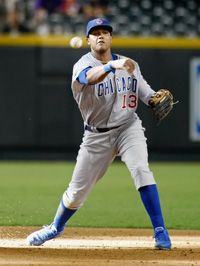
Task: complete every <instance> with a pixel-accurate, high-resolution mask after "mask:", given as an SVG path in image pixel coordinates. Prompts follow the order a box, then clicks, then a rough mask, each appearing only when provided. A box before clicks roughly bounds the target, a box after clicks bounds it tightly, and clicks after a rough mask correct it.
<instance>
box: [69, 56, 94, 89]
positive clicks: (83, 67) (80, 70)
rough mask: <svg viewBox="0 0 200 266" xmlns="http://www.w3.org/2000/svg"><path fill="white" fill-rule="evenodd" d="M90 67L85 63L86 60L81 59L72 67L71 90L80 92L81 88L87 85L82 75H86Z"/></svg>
mask: <svg viewBox="0 0 200 266" xmlns="http://www.w3.org/2000/svg"><path fill="white" fill-rule="evenodd" d="M91 67H92V66H90V65H89V63H87V61H86V60H83V58H81V59H80V60H79V61H78V62H77V63H76V64H75V65H74V67H73V74H72V84H71V86H72V90H74V91H81V90H82V88H83V87H84V86H85V85H86V84H87V83H86V78H84V75H85V74H86V72H87V70H88V69H90V68H91Z"/></svg>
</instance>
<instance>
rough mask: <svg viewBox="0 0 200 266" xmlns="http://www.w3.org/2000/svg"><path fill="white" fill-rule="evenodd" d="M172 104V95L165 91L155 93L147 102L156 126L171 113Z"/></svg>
mask: <svg viewBox="0 0 200 266" xmlns="http://www.w3.org/2000/svg"><path fill="white" fill-rule="evenodd" d="M176 103H177V102H174V98H173V95H172V94H171V92H170V91H169V90H167V89H161V90H159V91H157V92H156V93H155V94H154V95H153V96H151V98H150V100H149V106H150V108H151V109H152V111H153V113H154V115H155V117H156V120H157V122H158V124H159V123H160V122H161V121H162V120H163V119H164V118H165V117H166V116H167V115H168V114H169V113H170V112H171V110H172V108H173V105H174V104H176Z"/></svg>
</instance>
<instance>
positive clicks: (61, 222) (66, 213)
mask: <svg viewBox="0 0 200 266" xmlns="http://www.w3.org/2000/svg"><path fill="white" fill-rule="evenodd" d="M76 211H77V210H76V209H74V210H72V209H69V208H66V207H65V206H64V203H63V200H61V201H60V205H59V207H58V210H57V212H56V215H55V217H54V221H53V224H54V226H55V227H56V229H57V230H58V232H61V231H63V230H64V227H65V224H66V222H67V221H68V220H69V219H70V217H71V216H72V215H73V214H74V213H75V212H76Z"/></svg>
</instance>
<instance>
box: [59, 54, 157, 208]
mask: <svg viewBox="0 0 200 266" xmlns="http://www.w3.org/2000/svg"><path fill="white" fill-rule="evenodd" d="M117 58H118V59H120V58H124V57H122V56H120V55H117ZM135 64H136V68H135V70H134V73H133V75H129V74H128V73H127V71H126V70H118V69H116V71H115V73H114V74H113V73H109V74H108V76H106V78H105V79H104V80H103V81H101V82H99V83H97V84H95V85H83V84H81V83H80V82H79V81H78V80H77V77H78V76H79V74H80V72H81V71H82V70H84V69H86V68H88V67H95V66H101V65H102V62H100V61H99V60H97V59H96V58H94V57H93V56H92V54H91V53H90V52H89V53H87V54H86V55H84V56H83V57H82V58H81V59H80V60H79V61H78V62H77V63H76V64H75V65H74V68H73V77H72V90H73V95H74V98H75V99H76V101H77V103H78V106H79V109H80V111H81V114H82V117H83V120H84V123H85V125H88V126H90V128H92V130H85V132H84V135H83V140H82V143H81V145H80V150H79V153H78V156H77V161H76V166H75V168H74V172H73V175H72V179H71V182H70V184H69V186H68V188H67V190H66V191H65V192H64V194H63V202H64V205H65V206H66V207H68V208H71V209H77V208H79V207H80V206H82V204H83V202H84V201H85V199H86V197H87V195H88V193H89V192H90V191H91V189H92V187H93V186H94V185H95V183H96V182H97V181H98V180H99V179H100V178H101V177H102V176H103V175H104V174H105V172H106V170H107V168H108V166H109V165H110V164H111V163H112V161H113V160H114V158H115V157H116V156H120V157H121V160H122V161H123V162H124V163H125V164H126V165H127V167H128V169H129V171H130V173H131V176H132V178H133V181H134V183H135V186H136V188H137V189H139V188H140V187H142V186H147V185H151V184H155V180H154V177H153V174H152V172H151V171H150V169H149V166H148V152H147V146H146V138H145V136H144V128H143V127H142V125H141V120H140V119H139V117H138V116H137V114H136V113H135V111H136V109H137V105H138V98H139V99H141V100H142V101H143V102H144V103H145V104H148V100H149V98H150V97H151V95H152V94H154V91H153V90H152V89H151V88H150V86H149V85H148V84H147V82H146V81H145V80H144V79H143V77H142V75H141V72H140V69H139V66H138V64H137V63H135ZM95 129H98V130H97V131H95ZM99 129H108V130H107V131H104V132H102V133H98V131H99Z"/></svg>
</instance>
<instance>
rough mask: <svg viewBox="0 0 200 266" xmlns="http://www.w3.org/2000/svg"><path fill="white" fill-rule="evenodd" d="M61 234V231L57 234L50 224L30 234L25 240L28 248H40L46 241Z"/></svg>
mask: <svg viewBox="0 0 200 266" xmlns="http://www.w3.org/2000/svg"><path fill="white" fill-rule="evenodd" d="M62 232H63V231H61V232H58V231H57V229H56V227H55V226H54V224H50V225H47V226H44V227H43V228H42V229H40V230H38V231H35V232H33V233H32V234H30V235H29V236H28V237H27V239H26V240H27V243H28V245H30V246H40V245H42V244H43V243H44V242H46V241H47V240H50V239H53V238H55V237H57V236H59V235H60V234H62Z"/></svg>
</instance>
